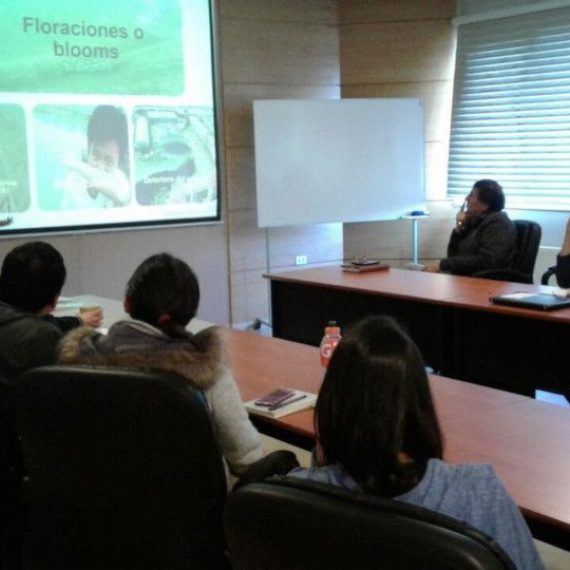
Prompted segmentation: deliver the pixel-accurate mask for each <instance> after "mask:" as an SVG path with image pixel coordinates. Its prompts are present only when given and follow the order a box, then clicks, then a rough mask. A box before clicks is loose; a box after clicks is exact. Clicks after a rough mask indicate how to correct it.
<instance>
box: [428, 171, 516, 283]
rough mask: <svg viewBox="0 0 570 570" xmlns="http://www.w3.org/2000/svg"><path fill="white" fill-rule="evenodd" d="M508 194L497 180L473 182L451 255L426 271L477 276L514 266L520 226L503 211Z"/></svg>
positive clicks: (452, 239)
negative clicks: (481, 272) (504, 192)
mask: <svg viewBox="0 0 570 570" xmlns="http://www.w3.org/2000/svg"><path fill="white" fill-rule="evenodd" d="M504 207H505V195H504V194H503V189H502V188H501V186H500V184H498V183H497V182H495V181H494V180H479V181H477V182H475V184H474V185H473V189H472V190H471V192H470V193H469V194H468V196H467V198H466V200H465V204H464V206H463V207H462V208H461V211H460V212H459V213H458V214H457V217H456V220H457V225H456V227H455V228H454V229H453V231H452V232H451V237H450V239H449V245H448V246H447V257H446V258H445V259H442V260H441V261H437V262H435V263H431V264H428V265H427V266H426V268H425V271H430V272H437V271H442V272H446V273H453V274H455V275H473V274H474V273H477V272H478V271H483V270H485V269H509V268H511V267H512V264H513V261H514V258H515V254H516V248H517V232H516V228H515V226H514V224H513V222H511V220H509V218H508V216H507V215H506V214H505V212H503V211H502V210H503V208H504Z"/></svg>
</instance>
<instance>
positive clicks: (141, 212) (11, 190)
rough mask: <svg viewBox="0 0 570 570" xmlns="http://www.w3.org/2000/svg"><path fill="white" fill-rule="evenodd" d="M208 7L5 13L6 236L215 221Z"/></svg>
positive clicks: (60, 1)
mask: <svg viewBox="0 0 570 570" xmlns="http://www.w3.org/2000/svg"><path fill="white" fill-rule="evenodd" d="M211 44H212V38H211V22H210V5H209V1H208V0H121V2H117V1H116V0H97V2H92V1H90V0H7V1H6V2H2V3H0V46H1V49H2V58H1V59H0V235H1V234H2V233H26V232H32V231H50V232H51V231H74V230H78V229H100V228H113V227H117V226H123V225H127V226H136V225H165V224H171V223H186V222H192V221H209V220H217V219H219V195H218V173H217V156H216V129H215V111H214V94H213V93H214V87H213V71H212V69H213V65H212V45H211Z"/></svg>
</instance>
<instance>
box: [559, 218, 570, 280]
mask: <svg viewBox="0 0 570 570" xmlns="http://www.w3.org/2000/svg"><path fill="white" fill-rule="evenodd" d="M556 281H558V285H559V286H560V287H564V288H565V289H567V288H568V287H570V218H569V219H568V222H567V223H566V234H565V236H564V241H563V242H562V249H561V250H560V253H559V254H558V256H557V258H556Z"/></svg>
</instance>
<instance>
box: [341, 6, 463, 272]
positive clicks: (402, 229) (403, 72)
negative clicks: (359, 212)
mask: <svg viewBox="0 0 570 570" xmlns="http://www.w3.org/2000/svg"><path fill="white" fill-rule="evenodd" d="M455 11H456V6H455V0H437V1H431V2H425V1H423V0H408V1H406V2H401V1H399V0H378V1H371V0H368V1H366V0H339V22H340V24H339V29H340V62H341V92H342V96H343V97H421V98H422V99H423V100H424V104H425V109H426V117H425V120H426V123H425V155H424V156H425V188H426V199H427V200H428V208H429V209H430V210H431V211H432V217H431V218H430V219H428V220H424V221H422V222H421V223H420V244H421V248H420V257H422V258H429V257H439V256H440V255H442V253H443V252H444V251H445V245H446V243H447V239H448V236H449V231H450V229H451V227H452V225H453V212H452V209H451V206H450V204H449V202H448V201H447V200H445V193H446V189H447V152H448V142H449V122H450V116H451V96H452V82H453V61H454V50H455V32H454V29H453V27H452V24H451V19H452V18H453V17H454V16H455V13H456V12H455ZM344 251H345V256H346V257H350V256H353V255H368V256H370V257H380V258H381V259H383V260H387V261H390V262H391V263H394V264H399V263H401V262H404V261H408V260H409V259H410V255H411V222H409V221H404V220H398V221H390V222H378V223H366V224H345V227H344Z"/></svg>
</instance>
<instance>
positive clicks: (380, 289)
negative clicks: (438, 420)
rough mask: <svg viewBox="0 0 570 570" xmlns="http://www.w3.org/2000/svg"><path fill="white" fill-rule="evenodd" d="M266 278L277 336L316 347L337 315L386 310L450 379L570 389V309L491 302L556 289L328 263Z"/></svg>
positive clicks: (347, 318)
mask: <svg viewBox="0 0 570 570" xmlns="http://www.w3.org/2000/svg"><path fill="white" fill-rule="evenodd" d="M267 277H268V278H269V279H270V281H271V304H272V319H273V334H274V336H276V337H279V338H284V339H287V340H294V341H297V342H303V343H307V344H312V345H315V346H316V345H318V343H319V341H320V339H321V337H322V334H323V329H324V326H325V325H326V323H327V322H328V321H329V320H336V321H337V322H339V323H340V324H341V326H346V325H348V324H350V323H351V322H353V321H355V320H357V319H359V318H361V317H364V316H366V315H369V314H387V315H391V316H393V317H395V318H396V319H397V320H398V321H399V322H400V323H401V324H402V325H403V326H404V327H405V328H406V329H407V330H408V331H409V333H410V334H411V336H412V337H413V338H414V340H415V341H416V343H417V344H418V345H419V347H420V349H421V351H422V353H423V355H424V358H425V359H426V363H427V364H428V365H430V366H431V367H432V368H433V369H434V370H437V371H438V372H440V373H442V374H444V375H446V376H450V377H453V378H460V379H462V380H468V381H471V382H476V383H480V384H486V385H489V386H494V387H498V388H502V389H506V390H510V391H515V392H519V393H522V394H527V395H532V394H534V390H535V389H537V388H540V389H545V390H550V391H554V392H560V393H564V392H566V391H567V390H568V380H567V378H568V374H569V371H570V350H568V349H567V348H566V346H567V345H568V344H569V341H570V309H564V310H559V311H553V312H543V311H534V310H529V309H517V308H512V307H505V306H499V305H493V304H492V303H491V302H490V301H489V298H490V297H492V296H495V295H502V294H505V293H512V292H516V291H536V292H538V291H543V292H544V291H546V292H550V291H552V288H551V287H541V286H537V285H523V284H520V283H509V282H504V281H491V280H489V279H476V278H473V277H459V276H454V275H444V274H431V273H425V272H421V271H405V270H400V269H394V268H391V269H389V270H386V271H378V272H370V273H361V274H355V273H345V272H342V271H341V270H340V268H339V267H336V266H335V267H320V268H316V269H305V270H299V271H290V272H287V273H275V274H270V275H268V276H267Z"/></svg>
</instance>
